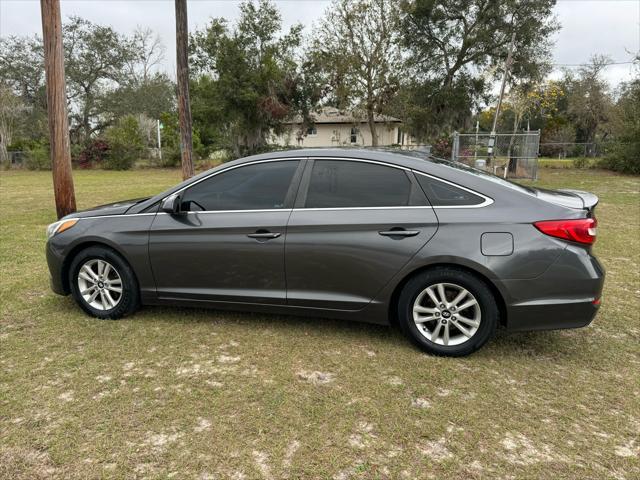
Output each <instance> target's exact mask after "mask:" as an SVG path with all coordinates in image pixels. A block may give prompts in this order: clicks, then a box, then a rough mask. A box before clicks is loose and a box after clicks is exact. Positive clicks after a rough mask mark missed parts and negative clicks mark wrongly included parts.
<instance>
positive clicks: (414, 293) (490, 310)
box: [398, 268, 499, 357]
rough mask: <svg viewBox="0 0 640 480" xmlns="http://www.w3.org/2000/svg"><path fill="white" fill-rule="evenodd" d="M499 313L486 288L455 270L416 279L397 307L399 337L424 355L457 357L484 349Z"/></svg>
mask: <svg viewBox="0 0 640 480" xmlns="http://www.w3.org/2000/svg"><path fill="white" fill-rule="evenodd" d="M498 316H499V310H498V306H497V304H496V300H495V298H494V296H493V293H492V292H491V290H490V289H489V288H488V287H487V285H486V284H485V283H484V282H483V281H482V280H480V279H479V278H477V277H476V276H474V275H472V274H470V273H468V272H466V271H464V270H458V269H455V268H436V269H433V270H429V271H426V272H423V273H421V274H419V275H416V276H415V277H414V278H412V279H411V280H409V281H408V282H407V284H406V285H405V287H404V288H403V290H402V292H401V294H400V298H399V301H398V319H399V323H400V327H401V328H402V331H403V332H404V333H405V335H407V336H408V337H409V338H410V339H411V340H412V341H413V342H414V343H415V344H417V345H418V346H419V347H420V348H421V349H423V350H425V351H426V352H428V353H432V354H435V355H443V356H452V357H458V356H463V355H468V354H470V353H472V352H474V351H476V350H478V349H479V348H480V347H482V346H483V345H484V344H485V343H486V342H487V341H488V340H489V339H490V338H491V337H492V336H493V334H494V332H495V329H496V325H497V324H498Z"/></svg>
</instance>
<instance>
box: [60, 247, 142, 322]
mask: <svg viewBox="0 0 640 480" xmlns="http://www.w3.org/2000/svg"><path fill="white" fill-rule="evenodd" d="M69 285H71V293H72V294H73V298H74V299H75V301H76V302H77V303H78V305H79V306H80V308H82V309H83V310H84V311H85V312H87V313H88V314H89V315H91V316H93V317H97V318H102V319H116V318H121V317H124V316H125V315H129V314H130V313H133V312H134V311H135V310H136V309H137V308H138V304H139V293H138V282H137V280H136V277H135V274H134V273H133V270H131V267H130V266H129V265H128V264H127V262H126V261H125V260H124V259H123V258H122V257H121V256H120V255H118V254H117V253H115V252H114V251H112V250H110V249H108V248H104V247H90V248H87V249H86V250H83V251H81V252H80V253H79V254H78V255H76V257H75V258H74V259H73V261H72V262H71V268H70V269H69Z"/></svg>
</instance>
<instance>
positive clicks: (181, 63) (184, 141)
mask: <svg viewBox="0 0 640 480" xmlns="http://www.w3.org/2000/svg"><path fill="white" fill-rule="evenodd" d="M175 1H176V60H177V67H178V72H177V80H178V119H179V121H180V153H181V155H182V178H183V179H184V180H186V179H187V178H190V177H193V142H192V138H191V106H190V102H189V57H188V52H187V42H188V31H189V27H188V24H187V0H175Z"/></svg>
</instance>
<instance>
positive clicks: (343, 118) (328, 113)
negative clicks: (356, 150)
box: [284, 107, 402, 125]
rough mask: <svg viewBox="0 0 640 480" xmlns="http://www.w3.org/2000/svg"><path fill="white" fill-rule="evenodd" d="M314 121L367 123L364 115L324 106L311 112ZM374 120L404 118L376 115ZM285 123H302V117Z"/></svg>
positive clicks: (399, 121)
mask: <svg viewBox="0 0 640 480" xmlns="http://www.w3.org/2000/svg"><path fill="white" fill-rule="evenodd" d="M311 117H312V118H313V122H314V123H348V124H354V123H365V122H366V121H367V119H366V118H364V117H356V116H354V115H353V114H351V113H350V112H343V111H340V110H338V109H337V108H333V107H324V108H323V109H322V110H321V111H320V112H313V113H311ZM374 121H375V122H376V123H402V120H400V119H399V118H396V117H391V116H389V115H375V116H374ZM284 123H285V124H290V125H294V124H300V123H302V117H300V116H299V115H298V116H296V117H294V118H293V119H292V120H289V121H286V122H284Z"/></svg>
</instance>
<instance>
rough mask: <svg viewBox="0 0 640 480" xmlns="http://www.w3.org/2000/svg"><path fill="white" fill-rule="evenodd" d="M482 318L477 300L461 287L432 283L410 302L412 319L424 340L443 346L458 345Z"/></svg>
mask: <svg viewBox="0 0 640 480" xmlns="http://www.w3.org/2000/svg"><path fill="white" fill-rule="evenodd" d="M481 320H482V313H481V310H480V304H479V303H478V301H477V300H476V298H475V297H474V296H473V294H472V293H471V292H469V291H468V290H467V289H465V288H464V287H461V286H460V285H456V284H454V283H436V284H433V285H430V286H428V287H427V288H425V289H424V290H423V291H422V292H420V294H419V295H418V296H417V297H416V300H415V302H414V304H413V321H414V323H415V324H416V327H417V328H418V331H419V332H420V334H422V335H423V336H424V337H425V338H426V339H427V340H429V341H430V342H432V343H435V344H438V345H444V346H453V345H461V344H463V343H465V342H467V341H468V340H469V339H470V338H471V337H473V336H474V335H475V334H476V332H477V331H478V328H479V327H480V322H481Z"/></svg>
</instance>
